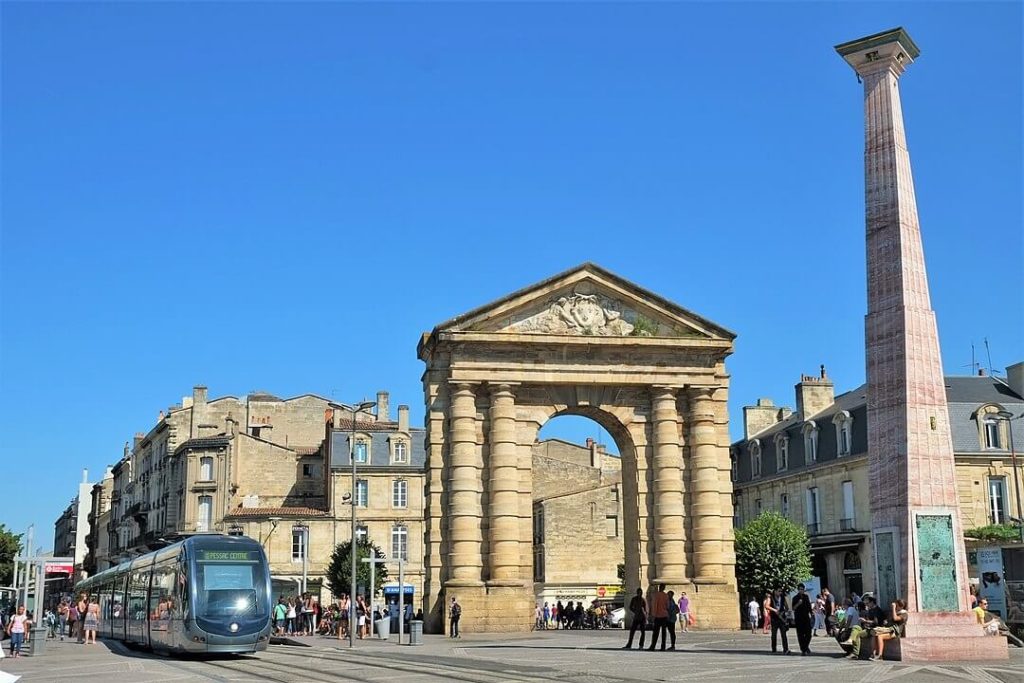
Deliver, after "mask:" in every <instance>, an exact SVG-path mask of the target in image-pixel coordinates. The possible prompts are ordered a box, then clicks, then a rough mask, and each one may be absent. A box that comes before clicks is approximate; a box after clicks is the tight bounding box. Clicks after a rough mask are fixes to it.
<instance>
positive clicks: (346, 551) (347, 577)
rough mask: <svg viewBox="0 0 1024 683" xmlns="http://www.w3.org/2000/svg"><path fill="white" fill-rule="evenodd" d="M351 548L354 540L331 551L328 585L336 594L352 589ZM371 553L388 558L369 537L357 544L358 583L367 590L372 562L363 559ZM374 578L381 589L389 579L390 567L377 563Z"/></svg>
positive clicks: (374, 555)
mask: <svg viewBox="0 0 1024 683" xmlns="http://www.w3.org/2000/svg"><path fill="white" fill-rule="evenodd" d="M351 550H352V542H351V541H345V542H344V543H339V544H338V545H336V546H335V547H334V552H332V553H331V561H330V564H328V565H327V586H328V588H330V589H331V592H332V593H334V594H335V595H341V594H342V593H349V592H350V591H351V590H352V553H351ZM370 553H373V557H376V558H378V559H382V560H383V559H386V556H385V555H384V553H383V551H381V549H380V548H379V547H377V544H376V543H374V542H373V541H371V540H369V539H361V540H360V541H359V542H358V543H357V544H356V584H357V585H360V586H365V587H366V589H367V590H369V586H370V563H369V562H363V559H364V558H368V557H370ZM374 579H375V580H376V583H377V585H376V587H375V588H376V589H377V590H379V589H380V586H382V585H383V584H384V582H385V581H387V580H388V568H387V566H386V565H383V564H378V565H377V568H376V570H375V576H374Z"/></svg>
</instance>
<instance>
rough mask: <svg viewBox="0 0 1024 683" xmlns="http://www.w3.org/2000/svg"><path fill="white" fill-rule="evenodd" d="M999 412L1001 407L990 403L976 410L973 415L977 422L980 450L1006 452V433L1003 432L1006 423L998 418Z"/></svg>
mask: <svg viewBox="0 0 1024 683" xmlns="http://www.w3.org/2000/svg"><path fill="white" fill-rule="evenodd" d="M1001 410H1003V407H1002V406H1000V405H998V404H995V403H990V404H988V405H986V406H982V407H981V408H978V410H977V412H975V413H974V419H975V420H976V421H977V422H978V441H979V442H980V443H981V448H982V450H987V451H1002V450H1006V442H1007V438H1006V437H1007V433H1006V432H1005V431H1004V430H1005V429H1006V427H1007V426H1008V423H1007V422H1006V420H1002V419H1000V418H999V412H1000V411H1001Z"/></svg>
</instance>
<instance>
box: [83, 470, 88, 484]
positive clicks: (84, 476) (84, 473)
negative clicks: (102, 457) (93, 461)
mask: <svg viewBox="0 0 1024 683" xmlns="http://www.w3.org/2000/svg"><path fill="white" fill-rule="evenodd" d="M82 483H83V484H88V483H89V470H87V469H85V468H83V469H82Z"/></svg>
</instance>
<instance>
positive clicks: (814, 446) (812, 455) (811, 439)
mask: <svg viewBox="0 0 1024 683" xmlns="http://www.w3.org/2000/svg"><path fill="white" fill-rule="evenodd" d="M803 431H804V454H805V456H806V458H807V462H808V463H812V462H818V425H817V424H816V423H815V422H814V420H810V421H809V422H807V423H806V424H805V425H804V430H803Z"/></svg>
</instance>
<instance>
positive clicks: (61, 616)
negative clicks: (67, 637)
mask: <svg viewBox="0 0 1024 683" xmlns="http://www.w3.org/2000/svg"><path fill="white" fill-rule="evenodd" d="M57 620H58V622H59V625H60V639H61V640H64V632H65V631H66V630H67V627H68V601H67V600H61V601H60V606H59V607H58V608H57Z"/></svg>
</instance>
